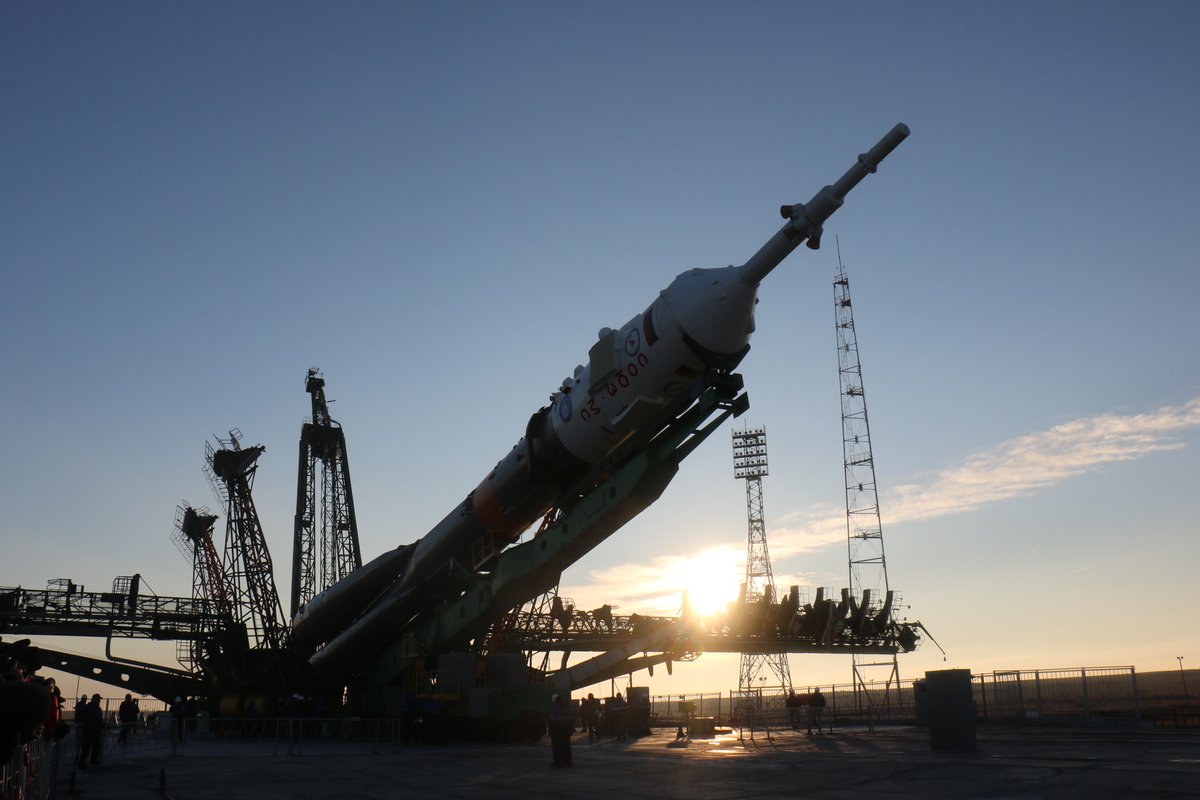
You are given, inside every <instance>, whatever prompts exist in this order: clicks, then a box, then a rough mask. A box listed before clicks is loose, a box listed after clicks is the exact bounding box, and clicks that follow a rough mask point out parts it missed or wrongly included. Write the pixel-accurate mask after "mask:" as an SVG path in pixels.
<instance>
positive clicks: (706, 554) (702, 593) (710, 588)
mask: <svg viewBox="0 0 1200 800" xmlns="http://www.w3.org/2000/svg"><path fill="white" fill-rule="evenodd" d="M672 568H673V570H675V571H676V574H675V575H673V576H672V578H673V579H674V580H673V581H672V583H674V584H675V585H677V586H682V587H685V588H686V589H687V597H688V602H689V604H690V605H691V608H692V611H693V612H695V613H696V614H698V615H700V616H702V617H709V616H712V615H714V614H716V613H718V612H721V611H724V610H725V606H726V604H727V603H732V602H733V601H735V600H737V596H738V589H739V588H740V586H741V583H742V581H743V579H744V577H745V576H744V575H743V567H742V564H741V562H740V559H738V558H737V556H735V555H734V554H733V552H732V551H731V549H730V548H725V547H718V548H712V549H709V550H703V551H701V552H699V553H697V554H696V555H694V556H690V557H688V558H682V559H680V560H679V561H677V562H676V563H675V564H674V565H673V567H672Z"/></svg>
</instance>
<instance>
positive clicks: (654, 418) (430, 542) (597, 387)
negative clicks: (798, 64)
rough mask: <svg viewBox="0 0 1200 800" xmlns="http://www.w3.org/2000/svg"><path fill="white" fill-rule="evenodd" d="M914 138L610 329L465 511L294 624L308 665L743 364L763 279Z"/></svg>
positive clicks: (419, 594) (366, 633) (361, 650)
mask: <svg viewBox="0 0 1200 800" xmlns="http://www.w3.org/2000/svg"><path fill="white" fill-rule="evenodd" d="M907 136H908V128H907V127H906V126H905V125H903V124H898V125H896V126H895V127H894V128H893V129H892V130H891V131H890V132H889V133H888V134H887V135H886V136H884V137H883V139H881V140H880V141H879V142H878V143H877V144H876V145H875V146H874V147H873V148H871V150H870V151H868V152H867V153H865V154H863V155H860V156H859V157H858V160H857V162H856V163H855V164H854V165H853V166H852V167H851V168H850V169H849V170H847V171H846V172H845V174H843V175H842V177H841V178H839V179H838V180H837V181H836V182H835V183H834V184H832V185H830V186H825V187H823V188H822V189H821V190H820V191H819V192H817V194H815V195H814V196H813V198H812V199H811V200H810V201H809V202H808V203H803V204H801V203H797V204H795V205H787V206H783V207H782V209H781V213H782V215H783V217H784V218H785V220H786V222H785V224H784V226H783V227H782V228H781V229H780V230H779V231H778V232H777V233H776V234H775V235H774V236H773V237H772V238H771V239H769V240H768V241H767V243H766V244H764V245H763V246H762V247H761V248H760V249H759V250H758V252H757V253H755V254H754V255H753V256H752V257H751V258H750V259H749V260H748V261H747V262H746V263H745V264H743V265H742V266H739V267H734V266H729V267H719V268H714V269H692V270H689V271H687V272H684V273H682V274H680V275H679V276H677V277H676V278H675V280H674V281H672V282H671V284H670V285H669V286H668V287H667V288H666V289H664V290H663V291H662V292H661V293H659V296H658V297H657V298H656V299H655V300H654V302H653V303H651V304H650V306H649V307H648V308H647V309H646V310H645V311H644V312H642V313H641V314H638V315H637V316H635V317H634V318H633V319H631V320H629V321H628V322H626V323H625V324H624V325H623V326H621V327H620V328H618V329H615V330H614V329H610V328H604V329H602V330H601V332H600V337H599V340H598V341H597V342H596V343H595V344H594V345H593V346H592V347H591V349H590V350H589V351H588V360H587V363H586V364H582V365H580V366H578V367H576V369H575V370H574V372H573V374H572V377H571V378H569V379H567V380H566V381H564V382H563V384H562V385H561V386H560V387H559V389H558V391H556V392H555V393H554V394H553V395H552V397H551V402H550V405H548V406H546V407H544V408H542V409H539V410H538V411H537V412H535V413H534V414H533V416H532V417H531V418H530V420H529V422H528V424H527V425H526V431H525V436H524V437H523V438H522V439H521V440H519V441H518V442H517V444H516V445H515V446H514V447H513V449H512V450H511V451H510V452H509V454H508V455H507V456H506V457H505V458H504V459H502V460H501V461H500V462H499V463H498V464H497V465H496V466H495V468H494V469H493V470H492V471H491V472H490V473H488V474H487V475H486V476H485V477H484V479H483V480H482V481H480V483H479V485H478V486H477V487H475V489H474V490H473V491H472V492H471V493H470V494H469V495H467V498H466V500H464V501H463V503H462V504H461V505H460V506H458V507H457V508H456V509H454V510H452V511H451V512H450V513H449V514H448V515H447V516H446V517H445V519H443V520H442V521H441V522H440V523H438V524H437V525H436V526H434V528H433V529H432V530H431V531H430V532H429V533H428V534H426V535H425V536H424V537H422V538H421V539H419V540H417V541H416V542H414V543H413V544H411V545H408V546H407V547H405V548H400V549H399V550H396V551H392V552H391V553H389V554H385V556H382V557H380V559H376V561H374V562H371V563H370V564H368V565H366V566H364V567H362V568H361V569H359V570H357V571H356V572H354V573H352V574H351V575H349V576H347V577H346V578H345V579H343V581H342V582H340V583H338V584H337V585H335V586H334V587H332V588H331V589H329V590H327V591H326V592H325V593H323V594H322V595H318V596H317V597H315V598H313V600H312V601H311V602H310V603H309V606H308V608H307V609H306V610H305V611H304V612H303V613H302V614H300V615H297V618H296V621H295V622H294V623H293V626H294V630H295V635H296V638H297V639H301V640H302V641H306V642H308V643H310V644H314V645H315V644H316V643H318V642H322V641H325V642H327V644H326V645H325V647H324V649H322V650H320V651H318V652H317V653H316V654H315V655H313V657H312V658H311V659H310V663H312V664H313V666H314V667H316V668H318V669H320V670H323V671H325V672H327V673H331V674H342V673H345V672H348V671H353V670H354V669H355V668H354V666H353V665H354V664H355V663H356V662H357V663H359V664H361V662H362V659H363V658H364V657H367V656H369V655H371V654H373V653H375V652H378V651H379V650H381V649H382V648H383V647H384V646H386V644H387V643H388V642H389V641H391V640H392V639H394V638H396V637H397V636H398V635H399V634H400V633H401V632H402V631H403V629H404V626H405V625H406V624H407V623H408V622H409V620H410V619H412V617H413V616H414V615H415V614H417V613H418V612H419V611H421V609H422V607H423V603H426V602H427V600H426V596H427V595H430V594H433V595H436V592H435V591H434V592H431V591H430V587H431V585H432V583H433V581H431V579H432V578H433V577H434V576H435V575H440V574H443V573H444V572H445V569H444V568H445V567H447V565H448V564H449V563H450V562H451V561H455V560H457V561H458V562H459V563H463V562H466V561H468V559H469V558H470V554H471V548H472V545H474V544H476V543H478V542H480V541H481V540H484V539H485V537H486V539H487V540H488V541H491V542H493V543H501V546H502V543H504V542H511V541H514V540H515V539H516V538H517V536H519V535H520V534H521V533H522V532H523V531H524V530H525V529H527V528H528V527H529V526H530V525H532V524H533V523H534V522H535V521H537V520H538V519H540V518H541V517H542V516H543V515H544V514H545V513H546V512H547V511H548V510H549V509H550V508H552V507H554V506H555V505H556V504H558V503H560V502H562V500H563V498H562V497H561V495H562V493H563V491H564V490H566V488H567V487H569V486H571V485H572V484H574V483H575V482H576V481H578V480H579V479H580V478H582V477H583V476H584V475H586V474H587V472H588V470H589V469H590V468H591V467H592V466H593V465H595V464H598V463H599V462H600V461H601V460H603V459H604V458H605V457H606V456H608V455H609V454H610V453H612V452H613V451H614V450H616V448H617V447H618V446H620V445H621V444H622V443H623V442H625V441H626V440H628V439H630V438H631V437H633V436H634V435H635V434H637V433H638V432H639V431H642V430H643V429H644V428H647V427H648V426H652V425H656V424H659V423H661V422H662V421H663V419H664V416H665V415H666V413H667V409H668V408H670V407H672V406H674V405H675V403H676V401H677V400H678V399H679V398H680V397H681V396H686V395H687V393H688V392H689V391H692V387H693V386H694V379H695V378H696V377H697V376H699V375H700V374H701V373H702V372H703V371H704V370H705V369H707V368H710V367H717V368H723V369H731V368H732V367H733V366H734V365H736V363H737V362H738V361H740V359H741V357H742V356H743V355H744V354H745V352H746V351H747V350H748V349H749V340H750V335H751V334H752V333H753V332H754V306H755V303H756V302H757V289H758V284H759V282H760V281H761V280H762V279H763V278H764V277H766V275H767V274H768V273H769V272H770V271H771V270H772V269H774V268H775V267H776V266H777V265H778V264H779V263H780V262H781V261H782V260H783V259H784V258H786V257H787V256H788V254H790V253H791V252H792V251H793V250H794V249H795V248H796V247H798V246H799V245H800V244H801V243H802V242H806V241H807V242H808V246H809V247H811V248H813V249H816V247H817V246H819V241H820V236H821V228H822V225H823V224H824V222H825V221H826V220H827V219H828V218H829V217H830V216H831V215H832V214H833V213H834V212H835V211H836V210H837V209H838V208H840V207H841V205H842V201H843V200H844V198H845V195H846V193H847V192H849V191H850V190H851V189H853V188H854V186H856V185H857V184H858V183H859V181H861V180H862V179H863V178H864V177H865V176H866V175H868V174H870V173H872V172H874V171H875V170H876V168H877V167H878V165H879V162H880V161H882V160H883V159H884V158H885V157H886V156H887V155H888V154H889V153H891V151H892V150H894V149H895V148H896V146H897V145H899V143H900V142H901V141H903V140H904V138H905V137H907ZM692 399H694V398H692ZM377 562H379V563H377ZM344 584H345V586H343V585H344ZM326 595H330V596H329V597H326ZM301 633H303V636H301Z"/></svg>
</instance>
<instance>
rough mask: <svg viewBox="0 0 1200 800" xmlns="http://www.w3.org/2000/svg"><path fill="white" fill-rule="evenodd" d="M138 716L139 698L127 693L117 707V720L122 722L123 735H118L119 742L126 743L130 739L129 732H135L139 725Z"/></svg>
mask: <svg viewBox="0 0 1200 800" xmlns="http://www.w3.org/2000/svg"><path fill="white" fill-rule="evenodd" d="M137 718H138V703H137V700H134V699H133V695H131V694H127V695H125V699H124V700H122V701H121V705H120V707H119V708H118V709H117V721H118V722H120V723H121V735H120V736H118V737H117V744H124V743H126V742H128V741H129V734H130V733H132V732H133V729H134V727H135V726H136V725H137Z"/></svg>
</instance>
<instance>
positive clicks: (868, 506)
mask: <svg viewBox="0 0 1200 800" xmlns="http://www.w3.org/2000/svg"><path fill="white" fill-rule="evenodd" d="M833 300H834V302H833V307H834V321H835V323H836V328H837V347H838V377H839V384H840V389H841V406H842V455H843V462H844V467H845V478H846V546H847V552H848V556H849V572H850V601H851V603H852V608H851V616H850V627H851V630H852V633H854V634H856V635H863V634H872V633H876V632H882V631H886V630H889V629H892V628H894V627H895V625H894V610H895V608H896V606H897V605H898V598H897V597H896V595H895V593H894V592H893V591H892V590H891V588H890V587H889V586H888V577H887V559H886V558H885V555H884V549H883V526H882V524H881V522H880V516H879V493H878V490H877V488H876V482H875V457H874V454H873V452H872V450H871V426H870V425H869V423H868V421H867V398H866V393H865V392H864V390H863V379H862V362H861V360H860V358H859V353H858V337H857V334H856V332H855V328H854V312H853V308H852V306H851V303H850V281H849V279H848V278H847V277H846V268H845V265H844V264H842V259H841V249H840V248H839V250H838V272H837V276H836V277H835V279H834V281H833ZM851 659H852V669H853V680H854V685H855V686H856V687H859V688H861V691H856V694H855V696H856V702H858V703H859V704H860V706H861V707H860V709H859V711H860V713H862V715H863V716H864V717H865V718H866V719H867V720H868V721H870V720H871V719H872V718H876V717H883V716H884V715H885V711H886V709H885V708H879V707H877V706H879V704H883V705H884V706H887V705H890V703H891V702H892V698H893V693H895V694H897V695H898V694H899V692H900V667H899V662H898V660H897V657H896V654H895V652H893V653H892V654H891V655H890V657H886V656H885V657H880V656H879V655H877V654H860V653H855V654H853V655H852V656H851ZM881 680H882V681H883V682H884V683H885V685H886V686H887V687H888V690H887V691H886V692H884V693H883V694H882V696H881V695H880V694H879V693H878V692H874V693H873V692H868V691H866V686H867V684H868V682H877V681H881Z"/></svg>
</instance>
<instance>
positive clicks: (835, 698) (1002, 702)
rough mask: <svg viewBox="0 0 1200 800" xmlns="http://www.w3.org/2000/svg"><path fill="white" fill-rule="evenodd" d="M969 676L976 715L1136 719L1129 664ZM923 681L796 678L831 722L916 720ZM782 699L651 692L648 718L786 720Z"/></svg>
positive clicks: (667, 722)
mask: <svg viewBox="0 0 1200 800" xmlns="http://www.w3.org/2000/svg"><path fill="white" fill-rule="evenodd" d="M971 681H972V686H973V690H974V697H975V713H976V717H977V719H979V720H980V721H993V722H1003V721H1016V720H1023V721H1027V722H1029V721H1036V720H1042V721H1044V722H1068V721H1078V720H1102V719H1127V720H1140V719H1142V708H1141V705H1140V703H1139V699H1138V686H1137V673H1136V671H1135V670H1134V668H1133V667H1079V668H1071V669H1050V670H1009V671H999V672H990V673H984V674H979V675H972V676H971ZM923 682H924V681H923V679H920V680H916V681H909V682H907V683H901V684H898V683H896V682H895V681H892V682H882V681H880V682H871V683H865V684H852V683H844V684H834V685H832V686H828V685H826V686H821V687H815V686H804V687H801V686H797V694H798V695H799V696H800V699H801V702H802V703H803V704H807V699H808V696H809V694H810V693H811V692H812V691H813V690H814V689H817V688H820V689H821V691H822V693H823V694H824V695H825V700H826V706H825V712H824V717H825V720H826V721H827V723H831V724H834V725H839V724H840V725H847V724H868V725H869V724H873V723H875V722H891V723H902V722H916V721H917V718H918V709H917V701H916V693H917V691H918V690H919V687H920V685H921V684H922V683H923ZM786 699H787V697H786V694H785V693H783V692H780V691H774V692H769V691H760V690H755V691H753V692H743V691H738V690H731V691H728V692H711V693H702V694H680V695H656V696H653V697H651V698H650V720H651V724H652V725H658V726H672V727H673V726H678V725H686V724H687V722H688V720H689V719H691V718H693V717H711V718H712V719H713V720H714V723H715V724H716V725H722V726H730V727H741V726H751V727H755V728H766V729H770V728H782V727H785V726H788V727H790V724H791V723H790V721H789V717H788V709H787V707H786V705H785V701H786ZM1178 718H1179V715H1178V714H1177V715H1175V717H1174V718H1173V719H1178ZM1160 724H1161V723H1160Z"/></svg>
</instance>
